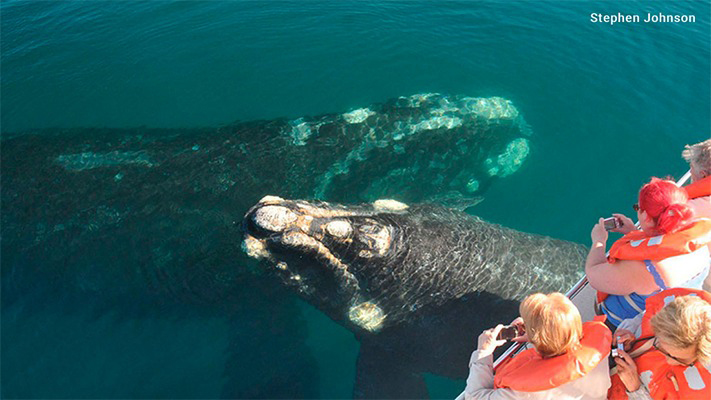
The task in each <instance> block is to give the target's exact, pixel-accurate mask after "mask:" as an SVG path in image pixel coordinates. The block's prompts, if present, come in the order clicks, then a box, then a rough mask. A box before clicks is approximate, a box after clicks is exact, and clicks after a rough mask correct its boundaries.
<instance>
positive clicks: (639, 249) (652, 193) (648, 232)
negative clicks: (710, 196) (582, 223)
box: [585, 178, 711, 326]
mask: <svg viewBox="0 0 711 400" xmlns="http://www.w3.org/2000/svg"><path fill="white" fill-rule="evenodd" d="M687 202H688V195H687V193H686V191H685V190H684V189H681V188H679V187H677V186H676V184H674V182H672V181H668V180H662V179H659V178H652V180H651V181H650V182H649V183H647V184H646V185H644V186H642V189H641V190H640V191H639V203H637V204H635V205H634V206H633V208H634V210H635V211H637V218H638V220H639V223H640V227H641V229H640V230H637V229H636V228H635V226H634V223H633V222H632V220H631V219H630V218H627V217H626V216H624V215H622V214H614V215H615V217H616V218H617V219H618V221H619V222H621V226H620V227H619V228H617V229H613V231H614V232H620V233H624V234H625V235H624V236H623V237H622V238H620V239H619V240H618V241H616V242H615V243H614V244H613V245H612V247H611V248H610V254H609V256H607V257H606V256H605V251H606V242H607V231H606V230H605V227H604V224H603V220H602V218H601V219H600V220H599V222H598V223H597V224H596V225H595V226H594V227H593V229H592V232H591V233H590V236H591V238H592V242H593V244H592V247H591V249H590V252H589V253H588V257H587V260H586V262H585V273H586V275H587V277H588V280H589V282H590V284H591V285H592V287H593V288H595V289H597V290H598V301H599V306H600V310H599V311H600V312H602V313H604V314H605V315H607V319H608V321H609V323H610V324H612V325H614V326H617V325H619V323H620V322H622V320H624V319H627V318H633V317H635V316H636V315H637V314H639V313H640V312H642V311H643V310H644V307H645V300H646V299H647V298H648V297H650V296H652V295H654V294H656V293H658V292H660V291H662V290H665V289H667V288H673V287H685V288H691V289H701V286H702V284H703V281H704V278H705V277H706V275H707V274H708V271H709V250H708V247H707V246H706V245H707V244H708V243H709V242H711V220H709V219H703V218H695V217H694V212H693V211H692V209H691V207H690V206H689V204H687Z"/></svg>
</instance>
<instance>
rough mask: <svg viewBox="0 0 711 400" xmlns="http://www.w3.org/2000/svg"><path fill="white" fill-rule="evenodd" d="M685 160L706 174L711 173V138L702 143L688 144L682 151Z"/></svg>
mask: <svg viewBox="0 0 711 400" xmlns="http://www.w3.org/2000/svg"><path fill="white" fill-rule="evenodd" d="M681 156H682V157H684V160H686V162H688V163H689V164H690V165H692V166H693V167H694V168H695V169H696V170H697V171H698V172H699V173H701V174H703V175H704V176H710V175H711V139H709V140H705V141H703V142H701V143H696V144H692V145H686V147H685V148H684V151H682V152H681Z"/></svg>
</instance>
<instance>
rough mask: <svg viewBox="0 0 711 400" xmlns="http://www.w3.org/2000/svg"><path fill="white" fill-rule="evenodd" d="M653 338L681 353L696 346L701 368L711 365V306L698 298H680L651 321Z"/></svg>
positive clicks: (665, 307)
mask: <svg viewBox="0 0 711 400" xmlns="http://www.w3.org/2000/svg"><path fill="white" fill-rule="evenodd" d="M652 330H654V335H655V336H657V337H658V338H660V339H662V340H664V341H665V342H667V343H669V344H670V345H672V346H674V347H678V348H680V349H684V348H688V347H691V346H696V358H697V359H698V360H699V362H701V363H702V364H706V363H708V362H709V361H711V304H709V303H707V302H706V301H704V300H703V299H701V298H699V297H698V296H680V297H677V298H675V299H674V300H673V301H671V302H670V303H669V304H667V305H666V306H664V308H662V309H661V310H660V311H659V312H658V313H657V314H656V315H655V316H653V317H652Z"/></svg>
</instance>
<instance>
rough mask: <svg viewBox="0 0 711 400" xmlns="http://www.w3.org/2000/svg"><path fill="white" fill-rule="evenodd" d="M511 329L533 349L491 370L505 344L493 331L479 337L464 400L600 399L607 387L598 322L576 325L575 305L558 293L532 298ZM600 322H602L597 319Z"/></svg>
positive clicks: (606, 337) (604, 337)
mask: <svg viewBox="0 0 711 400" xmlns="http://www.w3.org/2000/svg"><path fill="white" fill-rule="evenodd" d="M519 311H520V313H521V317H520V318H517V319H516V321H514V325H515V326H516V327H517V328H518V330H519V331H520V332H523V331H525V335H523V336H521V337H519V338H517V339H514V340H515V341H524V340H528V341H530V342H531V344H532V345H533V348H531V349H528V350H524V351H523V352H521V353H519V354H518V355H516V356H515V357H513V358H511V359H509V360H507V361H506V362H505V363H504V364H502V365H500V366H499V367H498V368H497V370H496V372H494V370H493V355H492V354H493V352H494V350H495V349H496V347H498V346H501V345H503V344H504V343H506V341H505V340H499V339H497V337H498V335H499V332H501V330H502V329H503V328H504V326H503V325H498V326H497V327H495V328H492V329H488V330H486V331H484V332H483V333H482V334H481V335H480V336H479V343H478V347H477V350H475V351H474V352H473V353H472V356H471V358H470V361H469V377H468V378H467V387H466V389H465V390H464V397H465V399H466V400H474V399H491V400H494V399H536V400H543V399H550V400H553V399H604V398H605V396H606V394H607V389H608V387H609V386H610V376H609V370H608V365H607V361H606V359H607V355H608V354H609V352H610V343H611V341H612V338H611V333H610V330H609V329H608V328H607V327H606V326H605V324H604V323H602V322H601V321H600V320H595V321H590V322H586V323H582V322H581V319H580V313H579V312H578V309H577V308H576V307H575V305H574V304H573V303H572V302H571V301H570V300H569V299H568V298H567V297H565V296H564V295H562V294H560V293H551V294H549V295H545V294H542V293H536V294H532V295H530V296H528V297H526V299H524V301H523V302H522V303H521V306H520V308H519ZM598 318H599V319H604V317H598Z"/></svg>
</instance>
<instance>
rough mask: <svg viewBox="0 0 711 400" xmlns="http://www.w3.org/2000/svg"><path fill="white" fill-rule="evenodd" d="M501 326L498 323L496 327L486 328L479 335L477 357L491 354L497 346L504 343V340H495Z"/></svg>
mask: <svg viewBox="0 0 711 400" xmlns="http://www.w3.org/2000/svg"><path fill="white" fill-rule="evenodd" d="M503 327H504V326H503V325H501V324H499V325H496V328H491V329H487V330H485V331H484V332H482V333H481V335H479V344H478V346H477V350H479V357H484V356H488V355H489V354H493V353H494V350H495V349H496V348H497V347H499V346H501V345H503V344H506V341H505V340H496V337H497V336H499V332H501V329H502V328H503Z"/></svg>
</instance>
